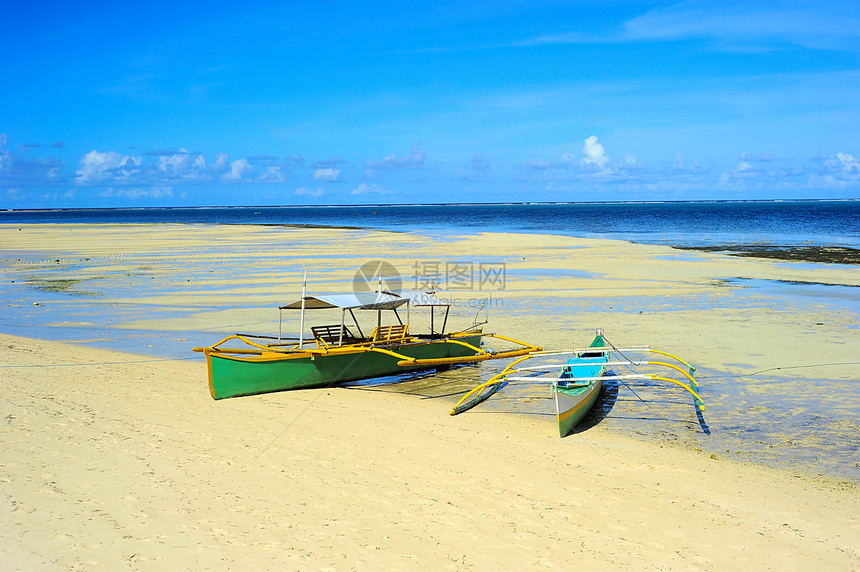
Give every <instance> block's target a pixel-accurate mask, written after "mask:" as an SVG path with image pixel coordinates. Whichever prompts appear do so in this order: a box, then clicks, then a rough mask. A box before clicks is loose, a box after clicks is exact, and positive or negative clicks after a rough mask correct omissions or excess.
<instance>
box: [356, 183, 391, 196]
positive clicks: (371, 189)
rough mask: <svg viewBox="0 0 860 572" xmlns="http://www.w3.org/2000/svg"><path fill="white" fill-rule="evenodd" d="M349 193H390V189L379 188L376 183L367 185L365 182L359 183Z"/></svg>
mask: <svg viewBox="0 0 860 572" xmlns="http://www.w3.org/2000/svg"><path fill="white" fill-rule="evenodd" d="M350 194H352V195H367V194H373V195H390V194H391V191H386V190H385V189H383V188H381V187H380V186H379V185H377V184H375V183H374V184H372V185H368V184H367V183H361V184H360V185H359V186H358V187H356V188H355V189H353V190H352V192H351V193H350Z"/></svg>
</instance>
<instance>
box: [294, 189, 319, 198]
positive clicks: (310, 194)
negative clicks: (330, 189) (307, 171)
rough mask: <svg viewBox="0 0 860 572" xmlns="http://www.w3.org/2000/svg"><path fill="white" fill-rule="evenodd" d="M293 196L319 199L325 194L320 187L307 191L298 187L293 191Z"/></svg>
mask: <svg viewBox="0 0 860 572" xmlns="http://www.w3.org/2000/svg"><path fill="white" fill-rule="evenodd" d="M294 194H296V195H299V196H306V197H321V196H323V195H324V194H325V189H323V188H321V187H317V188H316V189H307V188H305V187H299V188H298V189H296V190H295V192H294Z"/></svg>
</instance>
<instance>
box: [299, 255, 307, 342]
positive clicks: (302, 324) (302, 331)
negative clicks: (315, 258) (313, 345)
mask: <svg viewBox="0 0 860 572" xmlns="http://www.w3.org/2000/svg"><path fill="white" fill-rule="evenodd" d="M307 291H308V271H307V270H305V276H304V278H302V318H301V320H300V321H299V349H301V348H302V347H303V346H304V342H305V339H304V336H305V295H306V294H307Z"/></svg>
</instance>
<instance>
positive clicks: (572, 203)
mask: <svg viewBox="0 0 860 572" xmlns="http://www.w3.org/2000/svg"><path fill="white" fill-rule="evenodd" d="M813 202H814V203H842V202H860V197H856V198H849V199H845V198H843V199H813V198H807V199H698V200H678V201H669V200H665V201H656V200H655V201H524V202H501V203H492V202H480V203H356V204H352V203H341V204H313V205H179V206H158V207H154V206H147V207H144V206H126V207H66V208H62V207H59V208H58V207H54V208H44V209H36V208H24V209H4V210H2V211H0V214H2V213H3V212H7V213H8V212H12V213H28V212H33V213H41V212H76V211H126V210H129V211H146V210H179V209H195V210H212V209H254V208H263V209H307V208H352V207H355V208H385V207H449V206H450V207H468V206H476V207H488V206H489V207H505V206H528V205H535V206H552V205H559V206H575V205H666V204H734V203H737V204H751V203H774V204H780V203H786V204H791V203H813Z"/></svg>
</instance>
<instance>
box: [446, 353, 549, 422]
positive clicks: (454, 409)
mask: <svg viewBox="0 0 860 572" xmlns="http://www.w3.org/2000/svg"><path fill="white" fill-rule="evenodd" d="M538 351H540V350H538ZM530 357H532V356H530V355H525V356H523V357H521V358H520V359H518V360H515V361H512V362H511V363H510V364H508V367H506V368H505V369H503V370H502V372H501V373H498V374H496V375H494V376H493V377H491V378H490V379H489V380H488V381H486V382H484V383H482V384H481V385H479V386H477V387H475V388H473V389H472V390H471V391H469V392H468V393H467V394H466V395H464V396H463V397H462V398H461V399H460V401H458V402H457V404H456V405H454V407H452V408H451V410H450V411H449V412H448V414H449V415H457V414H458V413H462V412H464V411H467V410H469V409H471V408H472V407H473V406H475V405H477V404H478V403H480V402H481V401H482V400H475V402H474V403H473V404H471V405H469V406H468V407H464V406H463V404H464V403H465V402H466V400H467V399H469V398H470V397H472V396H473V395H475V394H479V393H480V392H481V391H483V390H484V389H486V388H487V387H490V386H491V385H499V384H501V383H502V382H501V381H500V380H501V378H503V377H505V376H506V375H507V374H509V373H511V371H513V367H514V366H515V365H517V364H518V363H521V362H523V361H525V360H527V359H529V358H530ZM492 392H495V389H493V391H492ZM492 392H491V393H492ZM488 397H489V395H488Z"/></svg>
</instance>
